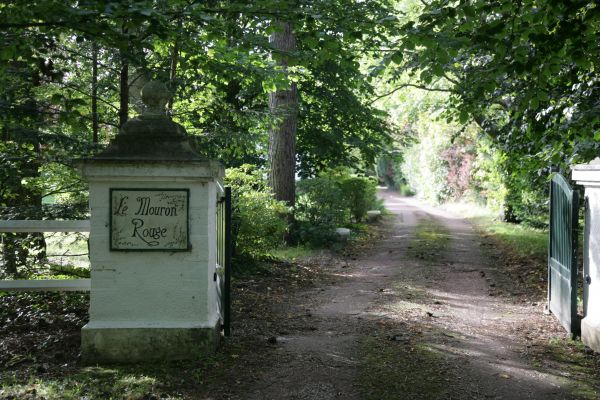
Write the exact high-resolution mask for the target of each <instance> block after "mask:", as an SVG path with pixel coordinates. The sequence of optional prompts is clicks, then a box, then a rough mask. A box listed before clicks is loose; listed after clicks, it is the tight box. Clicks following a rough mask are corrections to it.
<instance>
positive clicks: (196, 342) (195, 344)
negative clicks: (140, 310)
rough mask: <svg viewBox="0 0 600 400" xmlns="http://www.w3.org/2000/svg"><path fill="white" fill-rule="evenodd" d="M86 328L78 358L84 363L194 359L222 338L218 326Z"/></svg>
mask: <svg viewBox="0 0 600 400" xmlns="http://www.w3.org/2000/svg"><path fill="white" fill-rule="evenodd" d="M88 325H90V324H88ZM88 325H86V326H84V327H83V329H82V330H81V356H82V360H83V362H84V363H86V364H96V363H143V362H152V361H170V360H190V359H197V358H200V357H201V356H202V355H206V354H209V353H211V352H214V351H216V349H217V347H218V345H219V341H220V337H221V326H220V324H217V326H215V327H213V328H206V327H177V326H173V327H156V328H154V327H152V328H140V327H94V326H88Z"/></svg>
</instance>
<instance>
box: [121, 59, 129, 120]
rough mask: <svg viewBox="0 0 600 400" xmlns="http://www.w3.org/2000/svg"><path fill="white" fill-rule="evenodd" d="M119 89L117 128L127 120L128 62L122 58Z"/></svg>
mask: <svg viewBox="0 0 600 400" xmlns="http://www.w3.org/2000/svg"><path fill="white" fill-rule="evenodd" d="M122 60H123V61H122V64H121V73H120V75H119V77H120V79H119V81H120V89H119V127H121V126H123V124H124V123H125V122H127V119H128V118H129V62H128V61H127V58H126V57H125V56H124V55H123V56H122Z"/></svg>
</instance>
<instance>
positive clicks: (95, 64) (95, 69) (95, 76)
mask: <svg viewBox="0 0 600 400" xmlns="http://www.w3.org/2000/svg"><path fill="white" fill-rule="evenodd" d="M92 143H98V43H96V41H95V40H94V41H93V42H92Z"/></svg>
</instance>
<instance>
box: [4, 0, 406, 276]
mask: <svg viewBox="0 0 600 400" xmlns="http://www.w3.org/2000/svg"><path fill="white" fill-rule="evenodd" d="M392 12H393V10H392V9H391V7H390V4H389V2H388V1H387V0H377V1H370V2H355V1H352V0H335V1H330V0H318V1H311V2H304V1H302V2H289V1H285V0H260V1H255V2H252V3H248V2H246V1H241V0H226V1H221V2H204V3H197V2H191V3H190V2H187V1H181V0H165V1H159V2H157V1H154V0H140V1H135V2H122V1H116V0H105V1H96V2H77V1H69V0H68V1H58V0H44V1H41V0H32V1H23V0H16V1H11V2H8V3H2V4H0V32H1V33H2V35H0V88H1V89H0V183H1V184H0V192H1V193H0V194H1V196H0V199H1V200H0V201H2V204H0V207H16V206H19V207H20V206H25V208H26V209H27V210H33V209H35V208H40V206H41V203H42V202H44V203H48V202H49V200H50V199H51V200H52V201H53V202H55V203H56V202H58V203H60V204H66V203H69V204H74V203H76V202H80V201H81V202H85V198H84V196H79V195H78V194H81V193H85V190H86V188H85V185H83V184H82V183H81V182H80V181H79V180H78V179H77V178H76V177H75V174H74V173H73V165H72V159H74V158H78V157H82V156H87V155H91V154H93V153H94V152H95V151H97V150H98V149H99V148H101V147H103V146H104V145H106V143H107V142H108V141H109V140H110V139H111V138H112V137H114V135H115V134H117V132H118V128H119V125H120V124H121V123H122V122H123V121H124V120H125V119H126V118H127V117H128V116H131V115H133V114H134V113H136V112H139V111H140V110H139V108H140V106H139V94H138V93H139V88H141V86H142V85H143V83H144V82H145V81H147V80H148V79H151V78H153V79H159V80H162V81H165V82H167V83H168V86H169V87H170V89H171V91H172V92H173V94H174V98H173V101H172V102H171V103H170V104H169V113H170V115H171V116H172V117H173V119H175V120H176V121H177V122H179V123H181V124H182V125H184V126H185V127H186V129H187V130H188V133H190V136H191V137H192V138H193V139H194V141H195V142H196V147H197V149H198V150H199V151H200V152H201V153H202V154H204V155H206V156H207V157H210V158H216V159H219V160H221V161H222V162H223V163H224V164H225V165H226V166H227V167H239V166H241V165H243V164H246V163H251V164H255V165H257V166H259V167H263V166H264V165H265V163H266V159H267V154H266V153H267V148H268V143H267V139H268V138H267V131H268V127H269V125H270V124H271V123H272V122H273V118H277V116H274V117H273V116H271V115H269V110H268V100H267V93H269V92H273V91H275V90H277V89H280V88H286V87H288V86H289V85H290V82H292V81H293V82H297V84H298V87H299V90H300V93H301V109H300V114H301V119H300V121H299V130H298V132H299V137H298V154H297V160H298V163H297V164H294V166H295V165H298V166H299V169H300V171H298V172H299V174H300V175H302V176H314V175H315V174H316V173H318V171H320V170H323V169H325V168H327V167H331V166H337V165H354V166H356V167H357V168H359V167H363V168H367V167H368V165H369V164H370V163H371V162H372V160H373V159H374V157H375V156H376V155H377V154H378V153H379V152H380V151H382V150H383V149H384V148H385V145H386V143H388V142H389V133H390V131H391V129H392V127H390V126H388V125H387V124H386V122H385V115H384V114H383V113H381V112H378V111H377V110H376V109H374V108H373V107H371V105H370V104H369V102H368V97H369V95H370V94H371V93H372V91H373V88H372V86H371V85H370V84H369V83H368V82H367V81H366V79H365V71H364V68H361V57H362V55H363V54H364V52H365V51H374V50H376V49H378V48H380V47H381V46H382V45H383V44H384V43H385V42H386V41H387V38H388V36H389V32H390V29H391V27H392V26H393V24H394V21H395V18H394V17H393V16H392V15H391V13H392ZM340 15H344V17H343V18H340ZM275 20H280V21H288V22H289V23H290V24H292V26H293V28H294V33H295V35H296V37H297V41H298V50H297V51H295V52H293V54H281V52H278V51H277V50H276V49H274V48H273V47H272V45H271V44H270V43H269V40H268V38H269V36H270V35H271V34H272V33H273V32H274V30H277V24H274V23H273V21H275ZM283 57H285V58H286V59H289V60H290V65H289V71H290V74H289V75H286V74H285V73H283V71H282V68H281V67H280V66H279V63H278V61H279V60H280V59H281V58H283ZM129 103H131V107H129V105H128V104H129ZM91 142H98V143H91ZM291 159H292V161H293V160H294V156H293V155H292V157H291ZM69 191H70V193H68V192H69ZM57 192H59V193H57ZM10 213H12V215H13V218H30V217H31V214H30V213H29V212H28V211H26V210H25V211H24V210H23V209H19V210H17V209H11V211H10ZM45 217H50V216H45ZM69 217H70V218H73V217H74V215H71V216H69ZM3 237H4V239H5V243H7V246H8V247H5V248H4V249H3V253H4V254H3V257H4V258H6V257H8V258H9V259H10V260H12V261H10V260H9V263H8V264H10V269H11V271H13V272H14V270H15V268H16V267H15V265H16V264H18V262H24V257H17V256H16V254H17V252H18V250H19V249H22V247H21V245H20V243H18V242H17V241H15V240H13V239H14V238H13V237H12V236H7V235H4V236H3ZM39 248H40V250H41V252H40V253H39V254H40V257H39V259H40V260H42V259H43V258H44V254H43V249H44V243H43V241H40V243H39ZM6 249H8V252H7V251H5V250H6ZM19 258H20V260H19ZM4 261H6V260H4Z"/></svg>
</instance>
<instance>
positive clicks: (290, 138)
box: [269, 23, 298, 206]
mask: <svg viewBox="0 0 600 400" xmlns="http://www.w3.org/2000/svg"><path fill="white" fill-rule="evenodd" d="M281 27H282V28H283V29H282V31H281V32H275V33H273V34H272V35H271V38H270V40H271V42H272V43H273V46H274V47H275V49H276V50H277V51H278V52H281V53H282V57H281V59H280V62H279V64H280V65H281V66H282V67H283V68H284V69H287V66H288V57H287V54H286V53H289V52H292V51H294V50H295V49H296V39H295V37H294V33H293V32H292V27H291V24H290V23H282V24H281ZM269 109H270V110H271V113H272V114H273V117H274V119H275V120H274V121H273V123H272V124H271V128H270V129H269V164H270V167H271V172H270V175H269V181H270V184H271V188H272V189H273V192H274V193H275V198H276V199H277V200H283V201H285V202H287V204H288V205H289V206H293V205H294V204H295V201H296V179H295V177H296V128H297V121H298V90H297V87H296V84H295V83H292V84H291V86H290V88H289V89H288V90H277V91H275V92H272V93H270V95H269Z"/></svg>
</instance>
